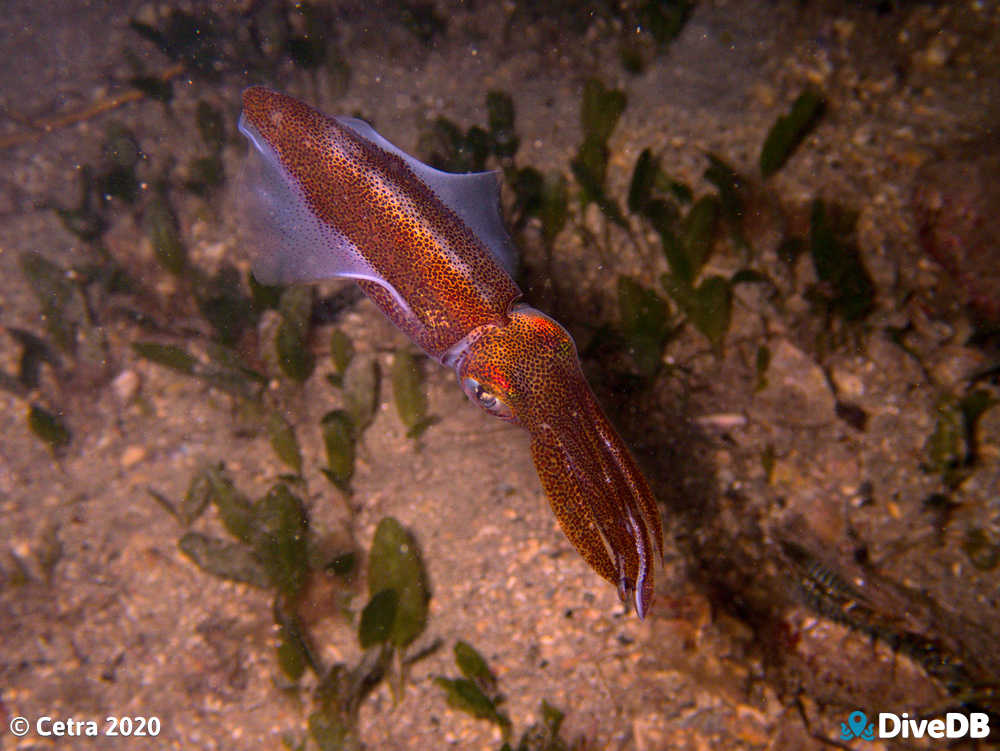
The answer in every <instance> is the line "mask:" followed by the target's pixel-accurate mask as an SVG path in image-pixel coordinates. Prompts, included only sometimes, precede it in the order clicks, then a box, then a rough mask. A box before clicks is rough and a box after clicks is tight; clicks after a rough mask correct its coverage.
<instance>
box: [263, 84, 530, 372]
mask: <svg viewBox="0 0 1000 751" xmlns="http://www.w3.org/2000/svg"><path fill="white" fill-rule="evenodd" d="M243 114H244V115H245V116H246V117H247V118H248V119H249V120H250V121H251V122H252V123H253V124H254V126H255V127H256V128H257V130H258V131H259V132H260V134H261V136H263V137H264V139H265V140H266V141H267V142H268V144H269V145H270V146H271V147H272V148H273V149H274V150H275V151H276V152H277V154H278V157H279V158H280V160H281V162H282V164H283V165H284V167H285V168H286V169H287V170H288V171H289V172H290V173H291V174H293V175H294V176H295V178H296V180H297V181H298V183H299V185H300V187H301V188H302V190H303V193H304V194H305V197H306V202H307V203H308V205H309V208H310V210H311V211H312V213H313V214H314V215H315V216H316V217H318V218H319V219H320V220H321V221H324V222H327V223H328V224H331V225H333V226H335V227H336V228H337V230H338V231H339V232H340V233H341V234H343V235H344V236H346V237H347V238H348V239H349V240H350V241H351V242H353V243H354V245H355V246H357V247H358V248H359V249H362V250H363V253H364V256H365V258H366V259H367V260H368V261H369V262H370V263H371V264H372V266H374V267H375V270H376V271H377V272H378V274H379V275H380V276H381V277H382V278H384V279H386V280H389V282H390V283H391V284H392V286H393V287H394V288H395V289H396V291H397V292H398V293H399V295H400V297H402V298H403V299H404V300H405V301H406V302H407V304H408V305H409V307H410V309H411V310H412V311H413V313H414V314H415V315H412V316H411V315H408V314H407V313H405V312H404V311H402V310H399V309H398V308H399V306H398V305H397V304H396V303H395V301H394V300H393V299H392V297H391V295H389V294H387V293H386V291H385V288H384V287H382V286H380V285H379V284H376V283H373V282H368V281H361V282H359V284H360V286H361V288H362V290H363V291H364V292H365V293H366V294H367V295H368V296H369V297H371V298H372V299H374V300H375V302H376V303H378V304H379V306H380V307H381V308H382V309H383V310H385V311H386V313H387V315H389V317H390V319H392V321H393V323H394V324H396V326H398V327H399V328H400V329H402V330H403V331H404V332H405V333H406V334H407V335H408V336H409V337H410V338H411V339H413V340H414V341H415V342H416V343H417V344H418V345H420V347H421V348H422V349H423V350H424V351H425V352H427V353H429V354H431V355H433V356H434V357H436V358H438V359H440V358H441V356H442V354H443V353H444V352H445V351H447V350H448V349H449V348H450V347H451V346H453V345H454V344H455V343H456V342H457V341H459V340H460V339H462V338H463V337H464V336H465V335H466V334H468V333H469V332H470V331H472V330H473V329H475V328H476V327H478V326H481V325H483V324H486V323H496V322H499V321H500V320H501V319H502V318H503V315H504V314H505V313H506V311H507V310H508V309H509V308H510V306H511V305H512V304H513V303H514V301H515V300H516V299H517V298H519V297H520V296H521V291H520V290H519V289H518V288H517V285H516V284H514V281H513V280H512V279H511V278H510V276H508V275H507V273H506V272H505V271H504V270H503V268H501V266H500V265H499V264H498V263H497V262H496V261H495V260H494V259H493V257H492V256H491V255H490V254H489V252H488V251H487V249H486V248H485V247H483V245H482V243H481V242H480V241H479V239H478V238H477V237H476V236H475V235H474V234H472V232H471V231H470V230H469V228H468V227H466V225H465V223H464V222H462V220H461V219H459V217H458V216H456V215H455V213H454V212H453V211H451V210H450V209H449V208H448V207H447V206H445V205H444V204H443V203H442V202H441V201H440V200H438V198H437V197H436V196H435V195H434V193H433V192H432V191H431V190H430V189H429V188H428V187H427V185H425V184H424V183H423V182H422V181H421V180H419V179H418V178H417V177H416V175H414V174H413V172H412V170H410V168H409V167H408V166H407V165H406V163H405V162H404V161H403V160H402V159H400V158H399V157H398V156H396V155H395V154H390V153H388V152H386V151H384V150H383V149H381V148H379V147H378V146H376V145H375V144H373V143H370V142H369V141H367V140H365V139H363V138H361V137H360V136H358V135H357V134H356V133H354V132H353V131H352V130H350V129H348V128H345V127H344V126H342V125H340V124H339V123H338V122H337V121H336V120H334V119H333V118H329V117H326V116H325V115H323V114H322V113H320V112H317V111H316V110H314V109H313V108H312V107H309V106H308V105H306V104H304V103H302V102H300V101H298V100H297V99H293V98H292V97H289V96H285V95H284V94H279V93H278V92H276V91H270V90H269V89H264V88H260V87H253V88H250V89H247V90H246V91H245V92H244V93H243Z"/></svg>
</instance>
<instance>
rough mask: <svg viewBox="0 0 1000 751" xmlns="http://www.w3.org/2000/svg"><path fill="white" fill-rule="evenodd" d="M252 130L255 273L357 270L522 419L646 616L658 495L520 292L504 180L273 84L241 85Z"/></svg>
mask: <svg viewBox="0 0 1000 751" xmlns="http://www.w3.org/2000/svg"><path fill="white" fill-rule="evenodd" d="M239 128H240V131H241V132H242V133H243V134H244V135H245V136H246V137H247V138H248V139H249V140H250V143H251V144H252V146H253V148H252V149H251V150H250V158H249V162H248V164H247V166H246V168H245V172H244V175H243V180H242V186H241V189H240V196H241V197H240V204H241V208H242V210H243V215H244V217H245V219H246V221H247V223H248V229H249V237H251V238H252V240H253V242H254V243H255V245H256V247H257V251H258V256H257V259H256V261H255V264H254V275H255V276H256V278H257V279H258V281H260V282H263V283H265V284H289V283H292V282H309V281H317V280H320V279H329V278H333V277H341V278H347V279H353V280H354V281H355V282H357V284H358V286H359V287H361V289H362V291H364V293H365V294H366V295H368V297H370V298H371V299H372V300H373V301H374V302H375V304H376V305H378V307H379V308H381V309H382V311H383V312H384V313H385V315H386V316H388V317H389V320H391V321H392V322H393V323H394V324H395V325H396V326H397V327H398V328H399V329H401V330H402V331H403V332H405V333H406V334H407V335H408V336H409V337H410V338H411V339H412V340H413V341H414V342H415V343H416V344H417V345H418V346H419V347H420V348H421V349H423V351H424V352H426V353H427V354H428V355H429V356H430V357H432V358H434V359H435V360H437V361H438V362H440V363H442V364H443V365H446V366H448V367H450V368H452V369H454V371H455V373H456V375H457V376H458V381H459V384H461V386H462V389H463V390H464V391H465V393H466V395H467V396H468V397H469V399H471V400H472V401H473V402H474V403H476V404H478V405H479V406H480V407H481V408H482V409H484V410H486V411H487V412H489V413H490V414H492V415H495V416H496V417H499V418H501V419H503V420H507V421H509V422H512V423H514V424H516V425H520V426H521V427H523V428H525V429H526V430H527V431H528V432H529V434H530V435H531V454H532V457H533V459H534V462H535V467H536V469H537V470H538V476H539V478H540V480H541V483H542V486H543V488H544V489H545V493H546V495H547V496H548V499H549V503H550V505H551V506H552V510H553V512H554V513H555V515H556V518H557V519H558V520H559V524H560V525H561V527H562V529H563V532H565V534H566V536H567V537H568V538H569V540H570V541H571V542H572V543H573V545H574V546H575V547H576V549H577V550H578V551H579V553H580V555H582V556H583V558H584V560H586V561H587V563H589V564H590V565H591V567H592V568H593V569H594V570H595V571H597V573H598V574H600V575H601V576H602V577H604V578H605V579H607V580H608V581H610V582H611V583H612V584H614V585H615V586H616V587H617V588H618V593H619V596H620V597H621V599H622V602H623V603H625V605H626V607H627V606H628V605H629V603H634V606H635V610H636V613H637V614H638V615H639V617H640V618H641V617H644V616H645V614H646V613H647V612H648V611H649V608H650V605H651V604H652V601H653V571H654V566H655V564H656V561H657V560H660V559H662V556H663V532H662V528H661V525H660V515H659V510H658V507H657V505H656V501H655V499H654V497H653V494H652V492H651V491H650V489H649V486H648V485H647V483H646V481H645V479H644V478H643V477H642V475H641V474H640V472H639V470H638V468H637V467H636V465H635V462H634V461H633V459H632V457H631V456H630V454H629V452H628V449H627V448H626V447H625V444H624V443H623V442H622V440H621V438H619V437H618V434H617V433H616V432H615V429H614V428H613V427H612V426H611V423H610V422H608V419H607V418H606V417H605V416H604V413H603V412H602V411H601V408H600V406H599V405H598V404H597V401H596V399H595V398H594V395H593V393H592V392H591V390H590V387H589V386H588V385H587V382H586V380H585V379H584V376H583V372H582V371H581V369H580V362H579V359H578V358H577V353H576V345H575V344H574V343H573V339H572V338H571V337H570V335H569V334H568V333H567V332H566V330H565V329H564V328H563V327H562V326H560V325H559V324H558V323H556V322H555V321H553V320H552V319H551V318H549V317H548V316H546V315H545V314H544V313H541V312H539V311H537V310H535V309H534V308H531V307H528V306H527V305H525V304H524V303H522V302H520V298H521V296H522V294H521V290H520V289H518V287H517V285H516V284H515V283H514V280H513V278H512V275H513V273H514V266H515V255H514V250H513V247H512V246H511V242H510V239H509V237H508V236H507V233H506V231H505V229H504V225H503V220H502V218H501V216H500V208H499V185H498V182H497V177H496V175H495V174H494V173H492V172H483V173H473V174H450V173H447V172H441V171H439V170H436V169H433V168H432V167H429V166H428V165H426V164H423V163H422V162H420V161H418V160H417V159H414V158H413V157H412V156H409V155H408V154H406V153H404V152H403V151H401V150H400V149H398V148H397V147H395V146H393V145H392V144H391V143H389V142H388V141H387V140H385V139H384V138H382V136H380V135H379V134H378V133H376V132H375V131H374V130H373V129H372V127H371V126H370V125H368V124H367V123H365V122H363V121H361V120H356V119H353V118H346V117H327V116H325V115H323V114H322V113H320V112H318V111H317V110H315V109H313V108H312V107H310V106H308V105H307V104H304V103H303V102H300V101H298V100H296V99H293V98H291V97H289V96H285V95H284V94H279V93H278V92H275V91H270V90H268V89H265V88H261V87H253V88H250V89H247V90H246V91H245V92H244V93H243V113H242V115H241V116H240V122H239Z"/></svg>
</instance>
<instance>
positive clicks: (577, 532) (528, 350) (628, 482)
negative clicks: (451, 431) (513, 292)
mask: <svg viewBox="0 0 1000 751" xmlns="http://www.w3.org/2000/svg"><path fill="white" fill-rule="evenodd" d="M456 371H457V373H458V377H459V381H460V382H461V383H462V385H463V388H465V390H466V393H468V394H469V397H470V398H471V399H472V400H473V401H477V402H479V403H480V405H481V406H482V407H483V408H484V409H485V410H486V411H488V412H491V413H492V414H495V415H496V416H498V417H502V418H504V419H507V420H510V421H511V422H514V423H516V424H518V425H520V426H522V427H524V428H526V429H527V430H528V432H529V433H530V434H531V454H532V457H533V458H534V460H535V468H536V469H537V470H538V477H539V479H540V480H541V482H542V487H543V488H545V493H546V495H547V496H548V499H549V504H550V505H551V506H552V511H553V512H554V513H555V515H556V518H557V519H558V520H559V524H560V526H561V527H562V529H563V532H565V534H566V537H568V538H569V540H570V542H572V543H573V545H574V546H575V547H576V549H577V550H578V551H579V552H580V555H582V556H583V558H584V560H586V561H587V563H589V564H590V566H591V567H592V568H593V569H594V570H595V571H597V573H599V574H600V575H601V576H603V577H604V578H605V579H607V580H608V581H610V582H611V583H612V584H615V585H616V586H617V587H618V592H619V595H620V596H621V598H622V601H623V602H625V603H629V602H634V603H635V608H636V612H637V613H638V614H639V615H640V617H641V616H644V615H645V613H646V612H647V611H648V609H649V606H650V604H651V603H652V600H653V566H654V565H655V563H656V561H657V560H659V559H660V558H662V556H663V532H662V529H661V526H660V514H659V510H658V508H657V506H656V501H655V499H654V498H653V494H652V492H651V491H650V489H649V486H648V485H647V484H646V480H645V479H644V478H643V476H642V474H641V473H640V472H639V470H638V468H637V467H636V465H635V462H634V461H633V460H632V457H631V456H630V455H629V452H628V449H627V448H626V447H625V444H624V443H622V441H621V439H620V438H619V437H618V434H617V433H616V432H615V429H614V428H613V427H612V426H611V423H610V422H608V419H607V418H606V417H605V416H604V413H603V412H602V411H601V408H600V406H599V405H598V404H597V400H596V399H595V398H594V395H593V393H592V392H591V390H590V387H589V386H588V385H587V381H586V380H585V379H584V376H583V372H582V371H581V370H580V362H579V360H578V358H577V354H576V346H575V345H574V344H573V339H572V338H571V337H570V335H569V334H568V333H567V332H566V330H565V329H564V328H563V327H562V326H560V325H559V324H557V323H556V322H555V321H553V320H552V319H550V318H548V317H547V316H545V315H543V314H541V313H539V312H538V311H537V310H534V309H533V308H528V307H518V308H515V309H514V310H513V311H512V313H511V315H510V318H509V320H508V322H507V323H506V324H505V325H503V326H489V327H484V328H483V329H482V330H480V331H479V332H478V333H477V335H476V336H475V337H474V338H473V340H472V341H471V342H470V343H469V347H468V349H467V350H466V354H465V356H464V358H463V359H462V360H461V361H460V362H459V363H458V364H457V366H456Z"/></svg>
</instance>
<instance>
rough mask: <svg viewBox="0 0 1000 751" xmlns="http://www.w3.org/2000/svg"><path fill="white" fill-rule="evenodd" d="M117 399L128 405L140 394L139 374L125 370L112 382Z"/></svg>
mask: <svg viewBox="0 0 1000 751" xmlns="http://www.w3.org/2000/svg"><path fill="white" fill-rule="evenodd" d="M111 388H112V390H113V391H114V392H115V397H116V398H117V399H118V401H120V402H121V403H122V404H127V403H129V402H130V401H132V399H133V398H135V395H136V394H137V393H138V392H139V374H138V373H136V372H135V371H134V370H123V371H122V372H121V373H119V374H118V375H117V376H115V379H114V380H113V381H112V382H111Z"/></svg>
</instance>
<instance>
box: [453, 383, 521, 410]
mask: <svg viewBox="0 0 1000 751" xmlns="http://www.w3.org/2000/svg"><path fill="white" fill-rule="evenodd" d="M462 390H463V391H465V394H466V396H468V397H469V399H471V400H472V401H474V402H475V403H476V404H478V405H479V406H480V407H482V408H483V409H485V410H486V411H487V412H489V413H490V414H491V415H495V416H497V417H500V418H503V419H504V420H513V419H514V412H513V410H511V408H510V407H509V406H508V404H507V403H506V402H505V401H504V400H503V397H501V396H499V395H498V394H495V393H493V392H492V391H490V389H489V388H488V387H487V386H485V385H484V384H482V383H480V382H479V381H477V380H476V379H475V378H463V379H462Z"/></svg>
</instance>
